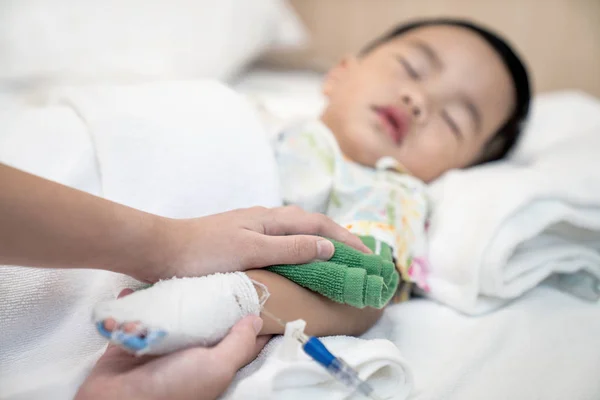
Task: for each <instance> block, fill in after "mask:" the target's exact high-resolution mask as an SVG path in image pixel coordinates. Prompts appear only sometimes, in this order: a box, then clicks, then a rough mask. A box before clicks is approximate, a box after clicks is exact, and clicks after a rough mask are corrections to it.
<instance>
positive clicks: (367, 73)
mask: <svg viewBox="0 0 600 400" xmlns="http://www.w3.org/2000/svg"><path fill="white" fill-rule="evenodd" d="M323 91H324V93H325V95H326V96H327V97H328V100H329V103H328V105H327V107H326V109H325V111H324V113H323V115H322V119H323V122H324V123H325V124H326V125H327V126H328V127H329V128H330V129H331V130H332V131H333V133H334V134H335V136H336V138H337V140H338V142H339V144H340V147H341V149H342V151H343V152H344V153H345V154H346V156H348V157H349V158H351V159H353V160H354V161H356V162H358V163H361V164H364V165H369V166H374V165H375V163H376V162H377V160H378V159H380V158H381V157H384V156H391V157H394V158H395V159H397V160H398V161H399V162H400V163H401V164H402V165H403V166H404V167H406V168H407V169H408V170H409V171H410V172H411V173H412V174H414V175H415V176H416V177H418V178H420V179H422V180H424V181H431V180H433V179H435V178H437V177H438V176H440V175H441V174H442V173H444V172H445V171H447V170H449V169H453V168H463V167H467V166H469V165H471V164H472V163H474V162H476V161H477V160H478V158H479V157H481V156H482V152H483V149H484V146H485V145H486V143H487V142H488V141H489V140H490V139H491V138H492V136H493V135H494V134H495V133H496V131H497V130H498V129H499V128H500V127H501V126H502V125H503V123H504V122H505V121H506V120H507V119H508V117H509V116H510V114H511V112H512V109H513V107H514V100H513V99H514V94H513V86H512V80H511V78H510V75H509V72H508V70H507V69H506V67H505V66H504V64H503V63H502V60H501V59H500V57H499V56H498V55H497V54H496V53H495V51H494V49H493V48H491V47H490V46H489V45H488V44H487V43H486V42H485V40H484V39H482V38H480V37H479V36H478V35H477V34H476V33H474V32H471V31H469V30H467V29H465V28H460V27H452V26H429V27H423V28H417V29H415V30H413V31H410V32H407V33H406V34H404V35H401V36H399V37H397V38H394V39H392V40H390V41H389V42H386V43H384V44H382V45H380V46H378V47H376V48H375V49H373V50H372V51H371V52H370V53H368V54H367V55H365V56H364V57H348V58H346V59H344V60H343V61H342V62H341V63H340V64H339V65H337V66H336V67H334V68H333V69H332V70H331V71H330V72H329V74H328V76H327V78H326V80H325V83H324V87H323Z"/></svg>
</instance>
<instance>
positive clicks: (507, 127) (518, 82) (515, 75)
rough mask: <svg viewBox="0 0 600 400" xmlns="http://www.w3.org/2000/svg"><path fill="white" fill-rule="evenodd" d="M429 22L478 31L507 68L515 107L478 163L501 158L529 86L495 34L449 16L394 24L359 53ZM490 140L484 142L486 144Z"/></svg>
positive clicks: (520, 119) (518, 128)
mask: <svg viewBox="0 0 600 400" xmlns="http://www.w3.org/2000/svg"><path fill="white" fill-rule="evenodd" d="M431 25H450V26H458V27H462V28H465V29H469V30H471V31H473V32H475V33H477V34H479V35H480V36H481V37H482V38H483V39H484V40H485V41H486V42H488V44H489V45H490V46H491V47H492V48H493V49H494V50H495V51H496V53H498V55H499V56H500V58H501V59H502V61H503V62H504V64H505V65H506V67H507V68H508V70H509V72H510V75H511V78H512V81H513V83H514V87H515V108H514V110H513V113H512V114H511V116H510V117H509V118H508V120H507V121H506V123H505V124H504V125H503V126H502V127H501V128H500V129H499V130H498V132H497V133H496V134H495V135H494V138H493V139H492V140H491V141H490V143H493V142H495V141H497V140H501V143H500V144H499V146H498V147H499V149H493V150H492V149H488V150H489V151H486V154H485V155H484V158H483V159H482V160H480V162H482V163H483V162H490V161H496V160H500V159H502V158H504V157H505V156H506V155H507V154H508V152H509V151H510V150H511V149H512V148H513V147H514V146H515V144H516V143H517V140H518V139H519V136H520V135H521V132H522V130H523V127H524V122H525V119H526V117H527V115H528V113H529V104H530V101H531V88H530V83H529V77H528V74H527V68H526V67H525V65H524V63H523V62H522V61H521V59H520V58H519V56H518V55H517V54H516V52H515V51H514V50H513V49H512V48H511V47H510V45H509V44H508V43H507V42H506V41H505V40H504V39H502V38H501V37H500V36H499V35H498V34H496V33H493V32H491V31H490V30H488V29H486V28H483V27H481V26H479V25H476V24H475V23H473V22H470V21H466V20H460V19H451V18H440V19H425V20H417V21H412V22H409V23H406V24H401V25H399V26H397V27H395V28H394V29H393V30H391V31H390V32H388V33H386V34H384V35H383V36H381V37H379V38H377V39H375V40H374V41H372V42H371V43H369V44H368V45H367V46H365V47H364V48H363V49H362V50H361V52H360V54H361V55H365V54H367V53H369V52H370V51H371V50H373V49H375V48H376V47H377V46H379V45H381V44H383V43H385V42H387V41H389V40H391V39H393V38H395V37H397V36H400V35H403V34H404V33H406V32H408V31H411V30H413V29H416V28H420V27H424V26H431ZM490 143H488V145H489V144H490ZM494 144H496V143H494ZM492 147H496V146H492ZM490 151H493V153H490Z"/></svg>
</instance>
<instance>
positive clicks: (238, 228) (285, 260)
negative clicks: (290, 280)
mask: <svg viewBox="0 0 600 400" xmlns="http://www.w3.org/2000/svg"><path fill="white" fill-rule="evenodd" d="M164 221H165V222H164V224H165V226H164V227H163V229H162V232H163V234H162V238H163V239H162V240H163V242H162V243H163V245H162V246H160V247H162V248H166V249H167V250H166V253H165V254H163V256H162V257H166V258H163V260H164V261H163V262H162V263H158V264H155V265H154V267H153V268H142V269H138V270H137V271H130V272H127V273H129V274H130V275H132V276H134V277H136V278H138V279H140V280H144V281H149V282H153V281H156V280H157V279H162V278H170V277H172V276H178V277H183V276H198V275H207V274H211V273H216V272H231V271H245V270H248V269H255V268H262V267H266V266H270V265H276V264H303V263H307V262H310V261H314V260H329V259H330V258H331V257H332V256H333V253H334V247H333V244H332V243H331V242H330V241H329V240H327V239H324V237H326V238H331V239H335V240H337V241H340V242H343V243H345V244H347V245H349V246H351V247H354V248H356V249H358V250H360V251H363V252H367V253H369V252H370V250H369V249H368V248H367V247H366V246H365V245H364V244H363V243H362V242H361V240H360V239H359V238H358V237H357V236H355V235H353V234H351V233H350V232H349V231H348V230H347V229H345V228H343V227H341V226H340V225H338V224H336V223H335V222H333V221H332V220H331V219H329V218H327V217H326V216H325V215H323V214H317V213H309V212H306V211H304V210H302V209H301V208H299V207H296V206H288V207H279V208H272V209H268V208H264V207H253V208H247V209H240V210H234V211H229V212H225V213H222V214H216V215H211V216H207V217H202V218H196V219H187V220H173V219H169V220H164ZM157 259H161V257H158V258H157Z"/></svg>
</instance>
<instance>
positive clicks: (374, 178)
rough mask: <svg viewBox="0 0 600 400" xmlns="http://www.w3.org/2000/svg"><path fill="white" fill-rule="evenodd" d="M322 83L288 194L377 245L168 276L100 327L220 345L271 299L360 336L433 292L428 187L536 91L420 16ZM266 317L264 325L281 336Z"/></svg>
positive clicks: (286, 171) (154, 344)
mask: <svg viewBox="0 0 600 400" xmlns="http://www.w3.org/2000/svg"><path fill="white" fill-rule="evenodd" d="M323 93H324V95H325V96H326V98H327V105H326V107H325V108H324V111H323V112H322V115H321V116H320V118H319V119H314V120H307V121H301V122H299V123H294V124H291V125H290V126H289V127H288V128H287V129H284V130H283V131H282V132H280V134H278V135H277V137H276V138H275V139H274V140H273V148H274V152H275V157H276V160H277V164H278V167H279V173H280V182H281V189H282V195H283V201H284V203H286V204H291V205H296V206H299V207H302V208H303V209H306V210H308V211H313V212H319V213H324V214H326V215H328V216H329V217H330V218H332V219H333V220H335V221H336V222H337V223H339V224H341V225H342V226H344V227H346V228H347V229H348V230H350V231H351V232H352V233H354V234H356V235H358V236H360V237H361V239H362V240H363V242H364V243H365V244H366V245H367V246H368V247H369V248H370V249H371V250H372V252H373V253H372V254H365V253H361V252H359V251H357V250H354V249H351V248H349V247H347V246H345V245H342V244H340V243H334V245H335V249H336V251H335V254H334V256H333V258H332V259H331V260H329V261H328V262H314V263H309V264H306V265H300V266H289V265H279V266H271V267H269V268H265V269H260V270H252V271H247V272H246V273H231V274H218V275H213V276H207V277H201V278H184V279H171V280H167V281H161V282H159V283H157V284H155V285H154V286H152V287H150V288H148V289H144V290H141V291H138V292H136V293H134V294H132V295H130V296H127V297H125V298H122V299H118V300H114V301H111V302H107V303H102V304H99V305H98V306H97V307H96V309H95V310H94V322H95V323H96V324H97V327H98V330H99V331H100V332H101V334H103V335H104V336H106V337H107V338H110V339H111V340H112V341H113V342H116V343H118V344H119V345H121V346H122V347H124V348H126V349H129V350H131V351H133V352H136V353H137V354H144V353H151V354H158V353H164V352H169V351H173V350H177V349H180V348H183V347H187V346H192V345H212V344H215V343H217V342H218V341H219V340H220V339H221V338H222V337H223V336H224V335H225V334H226V333H227V331H228V329H229V328H230V327H231V326H232V325H233V324H234V323H235V322H236V321H237V320H239V319H241V318H242V317H243V316H245V315H247V314H258V313H260V311H261V309H262V307H264V308H266V309H267V310H269V311H270V312H271V313H272V314H275V315H277V316H279V317H281V318H282V319H284V320H288V321H290V320H294V319H298V318H302V319H304V320H305V321H306V322H307V333H309V334H311V335H318V336H324V335H342V334H343V335H359V334H361V333H363V332H364V331H366V330H367V329H368V328H369V327H371V326H372V325H373V324H374V323H375V322H376V321H377V319H378V318H379V316H380V315H381V310H382V308H383V307H384V306H385V305H386V304H388V303H389V302H390V301H392V299H394V301H405V300H407V299H408V298H409V297H410V296H411V295H412V294H414V293H417V292H418V293H426V292H427V290H428V286H427V274H428V268H427V257H426V254H427V247H426V227H427V218H428V214H429V211H430V210H429V207H430V206H429V204H428V201H427V184H428V183H429V182H431V181H432V180H435V179H436V178H437V177H439V176H440V175H442V174H443V173H444V172H446V171H449V170H451V169H456V168H468V167H469V166H472V165H476V164H481V163H486V162H492V161H495V160H499V159H502V158H503V157H505V156H506V154H507V153H508V152H509V151H510V150H511V148H512V147H513V146H514V145H515V143H516V141H517V139H518V136H519V134H520V132H521V129H522V126H521V125H522V123H523V121H524V119H525V117H526V116H527V113H528V109H529V101H530V88H529V80H528V76H527V72H526V69H525V67H524V65H523V63H522V62H521V61H520V60H519V57H518V56H517V55H516V54H515V52H514V51H513V50H512V49H511V48H510V47H509V45H508V44H507V43H506V42H505V41H504V40H503V39H501V38H500V37H498V36H497V35H495V34H493V33H491V32H489V31H487V30H485V29H484V28H481V27H479V26H477V25H475V24H473V23H470V22H466V21H459V20H447V19H444V20H425V21H418V22H413V23H411V24H407V25H402V26H399V27H397V28H396V29H394V30H392V31H391V32H389V33H388V34H386V35H384V36H382V37H380V38H378V39H376V40H375V41H374V42H372V43H371V44H369V45H368V46H367V47H366V48H364V49H363V50H362V51H361V52H360V53H359V54H358V55H353V56H348V57H346V58H344V59H343V60H342V61H341V62H340V63H339V64H338V65H336V66H335V67H333V68H332V69H331V70H330V71H329V73H328V74H327V76H326V78H325V80H324V83H323ZM242 195H243V194H242ZM264 322H265V323H264V326H263V328H262V331H261V334H265V335H267V334H281V333H282V328H281V327H280V326H279V325H278V324H277V323H275V322H274V321H271V320H270V319H268V318H265V320H264Z"/></svg>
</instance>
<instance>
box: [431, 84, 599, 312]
mask: <svg viewBox="0 0 600 400" xmlns="http://www.w3.org/2000/svg"><path fill="white" fill-rule="evenodd" d="M572 97H574V99H572V101H575V102H576V103H579V104H583V105H582V106H581V107H580V108H579V109H576V111H575V113H574V114H569V111H568V110H565V109H558V110H556V114H555V115H557V116H559V118H563V119H564V118H565V117H566V118H570V121H568V122H570V124H569V123H564V122H563V121H555V122H556V123H555V124H554V126H553V125H551V124H549V123H548V121H547V119H550V121H552V115H550V114H549V113H546V114H545V115H544V118H546V120H544V124H543V125H542V126H540V125H541V124H540V122H538V121H536V120H535V117H536V116H537V115H538V114H536V113H534V120H533V122H532V125H533V126H532V127H530V129H529V130H528V131H527V132H526V133H525V135H526V138H525V139H526V140H524V143H523V146H524V148H523V149H519V150H518V151H517V152H516V154H515V156H514V157H513V158H512V159H510V160H508V161H505V162H499V163H496V164H494V165H487V166H482V167H478V168H472V169H468V170H462V171H452V172H449V173H447V174H446V175H445V176H444V177H442V178H441V179H439V180H438V181H437V182H435V183H434V184H433V185H432V187H431V195H432V200H433V203H434V212H433V216H432V220H431V227H430V233H429V235H430V249H429V250H430V252H429V255H430V262H431V270H430V276H429V284H430V287H431V292H430V295H431V296H432V297H433V298H435V299H437V300H439V301H441V302H444V303H446V304H448V305H450V306H452V307H455V308H457V309H458V310H461V311H463V312H466V313H481V312H486V311H490V310H492V309H494V308H496V307H498V306H500V305H502V304H505V303H506V302H507V301H508V300H511V299H514V298H516V297H518V296H520V295H521V294H523V293H524V292H525V291H527V290H529V289H531V288H533V287H534V286H536V285H538V284H539V283H540V282H541V281H543V280H544V279H546V278H548V277H549V276H550V275H552V274H555V273H561V275H559V276H557V277H556V282H555V283H556V284H558V285H559V286H561V287H562V288H563V289H566V290H569V291H571V292H573V293H575V294H577V295H579V296H582V297H586V298H591V299H594V300H595V299H597V298H598V295H600V158H598V150H599V149H600V103H598V102H595V100H593V99H590V98H586V97H585V96H582V95H579V96H577V95H572ZM551 100H552V98H550V99H548V100H546V103H544V102H542V103H541V104H540V103H539V102H538V103H536V106H537V108H538V110H539V108H540V107H542V108H543V107H546V108H548V107H550V106H551V105H552V104H550V105H549V104H548V102H550V103H551ZM586 107H587V108H586ZM594 107H595V114H591V113H590V114H589V115H587V114H586V115H585V116H582V115H581V114H582V112H587V110H588V109H589V108H592V109H594ZM578 116H579V117H585V118H584V119H580V118H577V117H578ZM554 118H555V119H556V118H557V117H556V116H555V117H554ZM561 122H563V123H562V124H561ZM542 128H544V129H542ZM561 128H562V131H561V130H560V129H561ZM557 130H558V132H557ZM549 138H551V139H549ZM536 141H539V143H537V144H538V146H537V148H536ZM574 273H578V275H577V276H573V275H572V274H574Z"/></svg>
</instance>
